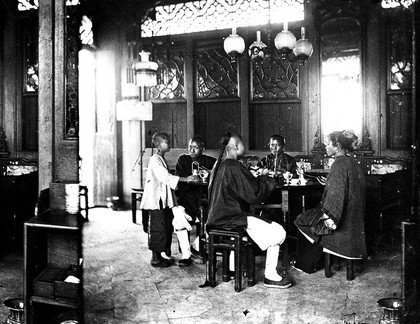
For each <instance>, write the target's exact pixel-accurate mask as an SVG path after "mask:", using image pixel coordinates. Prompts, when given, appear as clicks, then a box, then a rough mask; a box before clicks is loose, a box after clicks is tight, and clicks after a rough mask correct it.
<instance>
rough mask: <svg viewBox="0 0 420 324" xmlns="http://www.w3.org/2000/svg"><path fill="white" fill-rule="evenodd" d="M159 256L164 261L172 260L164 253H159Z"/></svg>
mask: <svg viewBox="0 0 420 324" xmlns="http://www.w3.org/2000/svg"><path fill="white" fill-rule="evenodd" d="M160 256H161V257H162V258H164V259H167V260H170V259H173V258H172V257H170V256H168V255H167V254H166V252H160Z"/></svg>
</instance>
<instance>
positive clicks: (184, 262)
mask: <svg viewBox="0 0 420 324" xmlns="http://www.w3.org/2000/svg"><path fill="white" fill-rule="evenodd" d="M191 263H192V260H191V258H188V259H181V260H179V261H178V266H180V267H182V268H184V267H189V266H190V265H191Z"/></svg>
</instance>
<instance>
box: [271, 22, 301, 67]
mask: <svg viewBox="0 0 420 324" xmlns="http://www.w3.org/2000/svg"><path fill="white" fill-rule="evenodd" d="M288 27H289V23H288V22H287V21H286V22H284V25H283V30H282V31H281V32H280V33H278V34H277V36H276V38H275V39H274V46H275V47H276V48H277V50H278V51H279V53H280V57H281V59H282V60H283V61H286V60H287V55H288V54H289V53H291V52H292V51H293V49H294V48H295V46H296V37H295V35H293V33H292V32H290V31H289V30H288Z"/></svg>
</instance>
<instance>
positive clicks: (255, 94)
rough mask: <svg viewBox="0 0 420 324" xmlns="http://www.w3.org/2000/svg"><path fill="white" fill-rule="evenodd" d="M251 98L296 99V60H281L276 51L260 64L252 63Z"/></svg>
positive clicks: (297, 90) (297, 95) (297, 86)
mask: <svg viewBox="0 0 420 324" xmlns="http://www.w3.org/2000/svg"><path fill="white" fill-rule="evenodd" d="M252 71H253V73H252V98H253V99H254V100H258V99H298V98H299V85H298V80H299V78H298V65H297V63H296V62H293V63H292V62H289V61H282V60H281V59H280V55H279V54H278V53H277V52H273V54H272V55H271V56H270V58H269V59H265V60H264V61H263V63H262V64H260V65H257V64H253V70H252Z"/></svg>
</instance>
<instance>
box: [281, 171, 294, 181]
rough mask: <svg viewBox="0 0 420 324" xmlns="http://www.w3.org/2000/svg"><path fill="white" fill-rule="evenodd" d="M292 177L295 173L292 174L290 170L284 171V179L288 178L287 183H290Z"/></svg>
mask: <svg viewBox="0 0 420 324" xmlns="http://www.w3.org/2000/svg"><path fill="white" fill-rule="evenodd" d="M292 177H293V174H291V173H290V172H289V171H286V172H285V173H283V178H284V180H286V184H289V182H290V180H291V179H292Z"/></svg>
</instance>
